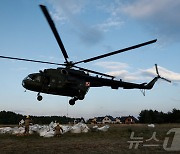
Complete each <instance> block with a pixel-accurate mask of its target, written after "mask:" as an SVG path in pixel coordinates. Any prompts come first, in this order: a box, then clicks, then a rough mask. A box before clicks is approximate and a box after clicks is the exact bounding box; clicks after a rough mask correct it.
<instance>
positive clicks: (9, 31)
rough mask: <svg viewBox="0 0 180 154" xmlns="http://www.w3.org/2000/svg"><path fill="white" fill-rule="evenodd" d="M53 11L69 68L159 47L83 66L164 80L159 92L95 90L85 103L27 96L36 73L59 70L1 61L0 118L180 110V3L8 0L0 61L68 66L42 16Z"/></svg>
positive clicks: (137, 79) (3, 5)
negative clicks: (6, 114) (27, 81)
mask: <svg viewBox="0 0 180 154" xmlns="http://www.w3.org/2000/svg"><path fill="white" fill-rule="evenodd" d="M39 4H43V5H46V6H47V8H48V10H49V12H50V14H51V16H52V18H53V20H54V22H55V25H56V28H57V30H58V32H59V34H60V37H61V39H62V41H63V44H64V46H65V48H66V51H67V52H68V55H69V57H70V58H69V60H70V61H74V62H76V61H80V60H84V59H86V58H91V57H94V56H98V55H101V54H104V53H108V52H111V51H115V50H119V49H122V48H125V47H129V46H133V45H136V44H139V43H143V42H146V41H150V40H153V39H157V42H156V43H154V44H150V45H148V46H144V47H141V48H138V49H135V50H130V51H127V52H124V53H121V54H117V55H114V56H111V57H107V58H104V59H100V60H97V61H93V62H90V63H87V64H79V65H78V66H80V67H84V68H88V69H92V70H95V71H99V72H102V73H107V74H111V75H115V76H116V78H117V79H122V80H123V81H128V82H134V83H143V82H149V81H151V80H152V79H153V78H154V77H155V76H156V71H155V67H154V64H156V63H157V64H158V66H159V67H158V68H159V73H160V75H161V76H162V77H165V78H167V79H169V80H171V81H172V83H171V84H170V83H168V82H165V81H164V80H158V82H157V83H156V85H155V86H154V88H153V89H152V90H150V91H146V96H145V97H144V96H143V95H142V93H141V92H140V90H138V89H136V90H124V89H121V88H119V89H118V90H113V89H111V88H110V87H101V88H91V89H90V90H89V92H88V94H87V95H86V97H85V99H84V100H83V101H77V102H76V104H75V105H74V106H70V105H69V103H68V101H69V99H71V98H68V97H64V96H54V95H48V94H42V96H43V100H42V101H41V102H38V101H37V100H36V97H37V92H32V91H28V90H27V91H26V92H24V91H25V89H24V88H23V87H22V80H23V79H24V78H25V77H26V76H27V75H28V74H30V73H36V72H39V70H43V69H45V68H57V66H53V65H46V64H37V63H29V62H21V61H14V60H7V59H0V74H1V75H0V111H2V110H6V111H14V112H16V113H20V114H23V115H26V114H30V115H60V116H63V115H67V114H68V116H70V117H85V118H90V117H94V116H105V115H112V116H114V117H116V116H118V117H119V116H126V115H134V116H136V117H137V116H138V114H139V112H140V111H141V110H143V109H153V110H158V111H163V112H168V111H171V110H172V109H173V108H176V109H180V95H179V92H180V60H179V59H180V50H179V49H180V9H179V8H180V1H179V0H32V1H29V0H13V1H12V0H1V2H0V20H1V21H0V23H1V24H0V55H3V56H12V57H21V58H28V59H37V60H42V61H51V62H57V63H63V62H64V58H63V55H62V53H61V51H60V49H59V46H58V44H57V42H56V40H55V38H54V35H53V33H52V32H51V29H50V27H49V25H48V23H47V21H46V19H45V17H44V15H43V13H42V12H41V10H40V8H39Z"/></svg>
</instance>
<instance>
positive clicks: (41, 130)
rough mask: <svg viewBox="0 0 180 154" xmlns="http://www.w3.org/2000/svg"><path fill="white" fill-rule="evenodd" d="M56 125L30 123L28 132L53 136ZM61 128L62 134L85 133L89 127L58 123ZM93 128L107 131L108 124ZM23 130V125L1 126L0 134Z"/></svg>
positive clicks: (16, 133)
mask: <svg viewBox="0 0 180 154" xmlns="http://www.w3.org/2000/svg"><path fill="white" fill-rule="evenodd" d="M56 126H57V123H54V122H51V123H50V124H49V125H38V124H35V125H31V126H30V127H29V134H33V133H36V134H39V135H40V136H43V137H53V136H54V135H55V129H54V128H55V127H56ZM60 126H61V127H62V129H63V132H61V133H62V134H64V133H67V132H71V133H87V132H88V131H89V130H90V129H89V127H88V126H87V125H86V124H84V123H78V124H75V125H74V126H69V125H60ZM93 129H95V130H97V131H103V132H105V131H108V129H109V126H108V125H106V126H103V127H100V128H98V126H95V127H94V128H93ZM24 131H25V128H24V127H23V126H20V127H2V128H0V134H13V135H18V134H23V133H24Z"/></svg>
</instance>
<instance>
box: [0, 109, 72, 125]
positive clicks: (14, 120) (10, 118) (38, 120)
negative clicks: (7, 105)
mask: <svg viewBox="0 0 180 154" xmlns="http://www.w3.org/2000/svg"><path fill="white" fill-rule="evenodd" d="M30 118H31V119H32V120H33V123H35V124H50V123H51V122H52V121H54V122H55V121H57V122H60V123H62V124H67V123H69V122H74V120H75V118H70V117H66V116H31V115H30ZM22 119H24V120H25V119H26V116H24V115H22V114H17V113H14V112H11V111H1V112H0V124H19V122H20V121H21V120H22Z"/></svg>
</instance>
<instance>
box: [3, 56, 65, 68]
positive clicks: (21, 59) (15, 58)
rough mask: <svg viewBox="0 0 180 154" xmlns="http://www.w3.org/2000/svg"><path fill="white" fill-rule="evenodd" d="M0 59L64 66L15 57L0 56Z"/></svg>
mask: <svg viewBox="0 0 180 154" xmlns="http://www.w3.org/2000/svg"><path fill="white" fill-rule="evenodd" d="M0 58H4V59H13V60H19V61H27V62H34V63H43V64H51V65H61V66H65V64H59V63H53V62H48V61H40V60H33V59H25V58H17V57H7V56H0Z"/></svg>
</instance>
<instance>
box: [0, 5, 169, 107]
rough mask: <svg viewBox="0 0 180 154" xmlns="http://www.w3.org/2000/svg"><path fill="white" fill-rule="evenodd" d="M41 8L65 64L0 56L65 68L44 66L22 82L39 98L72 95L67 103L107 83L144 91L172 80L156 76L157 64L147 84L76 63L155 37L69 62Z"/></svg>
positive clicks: (91, 59) (126, 49) (114, 86)
mask: <svg viewBox="0 0 180 154" xmlns="http://www.w3.org/2000/svg"><path fill="white" fill-rule="evenodd" d="M40 8H41V10H42V12H43V13H44V16H45V17H46V19H47V22H48V23H49V26H50V28H51V30H52V32H53V34H54V36H55V38H56V41H57V43H58V45H59V47H60V49H61V51H62V54H63V56H64V59H65V62H64V64H59V63H53V62H47V61H40V60H32V59H24V58H15V57H7V56H0V58H6V59H14V60H20V61H28V62H35V63H44V64H53V65H59V66H64V67H58V68H57V69H44V70H43V71H41V70H40V71H39V73H32V74H29V75H28V76H27V77H26V78H25V79H24V80H23V81H22V85H23V87H24V88H25V89H28V90H31V91H35V92H38V94H37V100H38V101H41V100H42V96H41V95H40V93H46V94H53V95H62V96H70V97H72V99H70V101H69V104H70V105H74V104H75V101H77V100H83V99H84V97H85V95H86V93H87V92H88V90H89V88H90V87H102V86H108V87H111V88H112V89H118V88H119V87H122V88H123V89H141V90H146V89H152V88H153V86H154V84H155V82H156V81H157V80H158V79H159V78H161V79H164V80H166V81H168V82H171V81H169V80H167V79H165V78H162V77H161V76H160V75H159V72H158V68H157V65H156V64H155V68H156V72H157V76H156V77H155V78H154V79H153V80H152V81H150V82H149V83H142V84H136V83H130V82H124V81H122V80H115V79H114V78H115V77H114V76H111V75H108V74H104V73H100V72H96V71H93V70H89V69H85V68H82V67H79V66H76V65H77V64H79V63H88V62H91V61H94V60H97V59H101V58H104V57H108V56H111V55H115V54H118V53H121V52H125V51H128V50H132V49H135V48H139V47H142V46H145V45H148V44H151V43H155V42H156V41H157V39H155V40H151V41H148V42H144V43H141V44H137V45H134V46H131V47H128V48H124V49H120V50H117V51H113V52H110V53H107V54H103V55H99V56H96V57H93V58H88V59H85V60H82V61H78V62H72V61H68V58H69V57H68V54H67V52H66V50H65V48H64V45H63V43H62V41H61V38H60V36H59V34H58V32H57V30H56V27H55V24H54V22H53V20H52V18H51V16H50V14H49V13H48V10H47V8H46V6H43V5H40ZM74 68H75V69H74ZM89 73H93V74H96V76H91V75H89ZM98 75H100V76H101V77H98Z"/></svg>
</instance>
